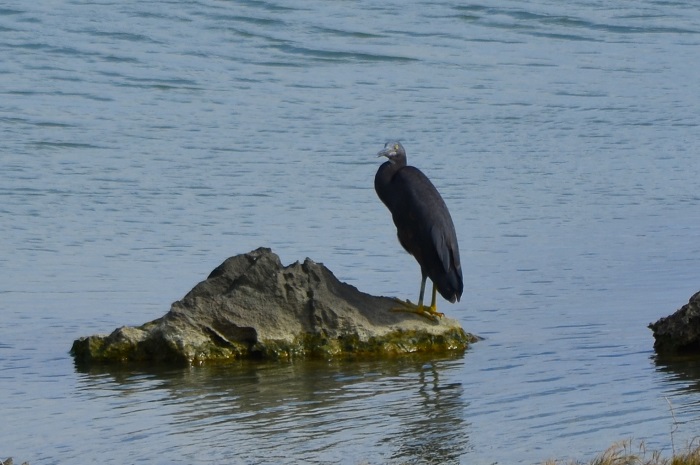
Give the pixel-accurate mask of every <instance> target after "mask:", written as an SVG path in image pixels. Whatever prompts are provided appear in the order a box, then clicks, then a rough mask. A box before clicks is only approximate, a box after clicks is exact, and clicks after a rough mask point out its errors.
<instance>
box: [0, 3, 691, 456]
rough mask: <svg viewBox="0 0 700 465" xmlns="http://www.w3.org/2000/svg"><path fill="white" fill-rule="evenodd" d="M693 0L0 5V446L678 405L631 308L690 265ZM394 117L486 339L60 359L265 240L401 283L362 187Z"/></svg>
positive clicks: (505, 429)
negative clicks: (352, 352)
mask: <svg viewBox="0 0 700 465" xmlns="http://www.w3.org/2000/svg"><path fill="white" fill-rule="evenodd" d="M699 45H700V10H698V8H697V4H695V3H694V2H690V1H687V2H683V1H678V2H662V1H642V0H633V1H629V2H624V3H620V4H618V3H610V2H582V1H579V2H577V1H573V0H567V1H559V2H550V1H546V0H539V1H531V2H521V1H495V2H489V3H484V4H478V3H467V4H464V3H460V2H452V1H444V2H413V1H404V2H393V3H392V2H381V4H379V3H377V2H340V1H322V2H320V1H318V2H313V1H305V2H300V1H296V2H295V1H291V2H275V1H248V2H243V1H214V0H206V1H194V2H192V1H190V2H180V1H176V0H173V1H151V2H136V1H130V0H124V1H120V2H107V1H104V2H103V1H100V2H95V1H67V0H61V1H55V2H47V1H37V2H20V1H13V0H10V1H9V2H5V3H3V4H2V6H0V58H2V59H0V167H1V169H0V238H2V241H0V418H2V421H0V456H1V458H5V457H8V456H13V457H14V458H15V460H16V461H24V460H27V461H29V462H30V463H31V464H59V463H70V462H73V463H90V462H96V463H107V464H111V463H113V464H123V463H155V464H171V463H183V464H184V463H188V464H191V463H202V464H205V463H206V464H211V463H226V464H231V463H233V464H267V463H270V464H273V463H275V464H276V463H319V464H320V463H324V464H325V463H343V464H352V465H356V464H384V463H391V464H399V463H401V464H403V463H410V464H422V463H465V464H466V463H469V464H492V463H502V464H511V463H542V462H544V461H545V460H546V459H549V458H561V459H564V458H576V459H590V458H592V457H593V456H594V455H595V454H596V453H598V452H600V451H602V450H603V449H605V448H606V447H608V446H609V445H611V444H612V443H613V442H615V441H618V440H624V439H628V438H634V439H636V440H643V441H645V442H646V444H647V447H649V448H653V449H660V450H662V451H664V453H665V454H670V452H671V449H672V446H675V447H676V449H680V448H682V447H683V446H684V445H685V444H687V443H688V441H690V440H691V439H692V438H694V437H696V436H697V435H698V434H699V432H700V402H699V401H698V399H699V397H698V396H699V395H700V389H699V386H700V368H699V367H698V363H697V362H693V361H687V362H684V363H670V362H661V361H658V360H656V359H655V357H654V354H653V350H652V345H653V338H652V336H651V332H650V331H649V330H648V329H647V328H646V325H647V324H648V323H649V322H651V321H655V320H656V319H658V318H659V317H661V316H665V315H667V314H670V313H671V312H673V311H674V310H675V309H676V308H678V307H680V306H681V305H682V304H683V303H685V302H686V301H687V299H688V297H690V295H692V294H693V293H694V292H696V291H697V290H698V289H699V285H700V277H699V276H698V261H699V260H700V240H699V239H700V238H699V234H698V231H700V209H699V206H700V194H698V182H697V180H698V174H699V173H700V161H699V160H700V157H699V155H700V130H699V126H700V93H699V92H698V87H697V83H698V76H700V52H699V50H700V48H699ZM388 139H400V140H401V141H402V142H403V144H404V146H405V147H406V149H407V152H408V158H409V163H411V164H413V165H415V166H418V167H419V168H421V169H422V170H423V171H424V172H425V173H426V174H427V175H428V176H429V177H430V178H431V179H432V180H433V182H434V183H435V184H436V185H437V186H438V188H439V190H440V191H441V192H442V194H443V196H444V197H445V200H446V202H447V204H448V206H449V208H450V210H451V212H452V216H453V219H454V222H455V225H456V228H457V233H458V237H459V240H460V249H461V252H462V262H463V264H464V265H463V266H464V276H465V293H464V295H463V298H462V301H461V302H460V303H458V304H455V305H450V304H449V303H447V302H444V301H440V302H439V304H438V305H439V306H440V309H441V310H442V311H444V312H446V313H447V314H448V315H449V316H451V317H454V318H457V319H458V320H459V321H460V322H461V323H462V325H463V326H464V327H465V328H466V329H467V330H468V331H471V332H473V333H476V334H479V335H481V336H483V337H485V340H484V341H481V342H479V343H478V344H476V345H474V346H473V347H472V348H471V349H470V350H469V351H468V352H467V353H466V354H464V356H460V357H455V358H448V359H430V358H406V359H402V360H392V361H385V362H376V363H369V362H367V363H359V364H347V363H346V364H337V363H322V362H314V363H293V364H263V365H256V364H237V365H235V366H231V367H219V368H202V367H197V368H192V369H185V370H159V369H157V368H154V369H153V370H148V371H144V370H140V371H134V370H118V369H106V368H103V369H94V370H87V371H81V370H79V369H77V368H76V367H75V366H74V364H73V361H72V359H71V357H70V356H69V355H68V350H69V348H70V346H71V343H72V341H73V340H74V339H76V338H78V337H80V336H85V335H90V334H95V333H108V332H111V331H112V330H113V329H114V328H116V327H118V326H122V325H135V324H141V323H143V322H146V321H149V320H152V319H154V318H157V317H159V316H161V315H162V314H164V313H165V312H166V311H167V310H168V309H169V305H170V303H171V302H173V301H175V300H178V299H180V298H181V297H182V296H184V294H185V293H186V292H187V291H189V289H190V288H192V287H193V286H194V285H195V284H196V283H197V282H199V281H200V280H202V279H204V278H205V277H206V276H207V274H208V273H209V272H210V271H211V270H212V269H213V268H214V267H215V266H217V265H218V264H219V263H221V262H222V261H223V260H224V259H225V258H227V257H229V256H231V255H235V254H238V253H243V252H247V251H249V250H252V249H254V248H257V247H259V246H268V247H272V249H273V250H274V251H275V252H276V253H278V254H279V255H280V257H281V258H282V261H283V262H284V263H291V262H293V261H296V260H303V259H304V258H305V257H307V256H308V257H311V258H312V259H313V260H315V261H318V262H323V263H324V264H326V265H327V266H328V267H329V268H330V269H331V270H333V272H334V273H335V274H336V275H337V276H338V277H339V278H340V279H341V280H343V281H346V282H349V283H351V284H353V285H355V286H357V287H359V288H360V289H362V290H363V291H366V292H370V293H375V294H382V295H395V296H398V297H400V298H410V299H415V298H416V297H417V294H418V287H419V278H420V276H419V270H418V267H417V266H416V264H415V262H414V261H413V259H412V258H411V257H410V256H409V255H407V254H406V253H405V252H403V251H402V249H401V247H400V246H399V244H398V242H397V240H396V237H395V232H394V229H393V225H392V223H391V219H390V216H389V214H388V212H387V211H386V209H385V207H384V206H383V205H382V204H381V202H380V201H379V200H378V199H377V198H376V195H375V193H374V191H373V188H372V182H373V177H374V173H375V171H376V169H377V168H378V166H379V164H380V162H381V160H378V159H377V158H376V157H375V155H376V152H377V151H378V150H380V149H381V148H382V147H383V144H384V142H385V141H386V140H388Z"/></svg>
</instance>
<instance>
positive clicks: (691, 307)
mask: <svg viewBox="0 0 700 465" xmlns="http://www.w3.org/2000/svg"><path fill="white" fill-rule="evenodd" d="M649 328H651V330H652V331H653V332H654V339H655V341H654V350H655V351H656V352H657V353H658V354H691V353H695V354H700V292H696V293H695V294H694V295H693V296H692V297H691V298H690V300H689V301H688V303H687V304H685V305H683V306H682V307H681V308H679V309H678V310H676V312H675V313H674V314H673V315H670V316H667V317H665V318H661V319H660V320H659V321H657V322H656V323H651V324H650V325H649Z"/></svg>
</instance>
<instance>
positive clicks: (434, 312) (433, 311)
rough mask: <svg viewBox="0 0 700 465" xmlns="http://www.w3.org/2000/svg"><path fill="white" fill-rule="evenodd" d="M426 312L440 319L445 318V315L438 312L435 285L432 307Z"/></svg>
mask: <svg viewBox="0 0 700 465" xmlns="http://www.w3.org/2000/svg"><path fill="white" fill-rule="evenodd" d="M425 311H426V312H428V313H430V314H431V315H434V316H436V317H438V318H442V317H443V316H445V314H444V313H440V312H438V311H437V287H435V283H433V298H432V299H431V301H430V307H428V309H427V310H425Z"/></svg>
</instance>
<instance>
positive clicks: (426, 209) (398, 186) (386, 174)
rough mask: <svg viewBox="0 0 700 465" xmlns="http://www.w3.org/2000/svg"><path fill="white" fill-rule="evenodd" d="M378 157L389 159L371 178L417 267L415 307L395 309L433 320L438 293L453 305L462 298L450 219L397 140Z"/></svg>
mask: <svg viewBox="0 0 700 465" xmlns="http://www.w3.org/2000/svg"><path fill="white" fill-rule="evenodd" d="M377 156H380V157H387V158H388V159H389V161H386V162H384V163H382V166H380V167H379V170H377V175H376V176H375V177H374V189H375V190H376V191H377V195H378V196H379V198H380V199H381V201H382V202H384V205H386V206H387V208H388V209H389V211H390V212H391V216H392V218H393V219H394V224H395V225H396V232H397V234H398V236H399V242H400V243H401V245H402V246H403V248H404V249H406V251H407V252H408V253H410V254H411V255H413V256H414V257H415V259H416V261H418V264H419V265H420V272H421V284H420V295H419V297H418V305H413V304H411V303H410V302H408V301H407V302H405V303H404V302H401V307H400V308H396V309H394V310H396V311H404V312H411V313H417V314H419V315H422V316H425V317H428V318H430V319H433V320H435V319H436V318H437V317H441V316H443V314H442V313H439V312H438V311H437V304H436V302H435V300H436V298H437V295H436V293H437V292H440V295H441V296H443V297H444V298H445V299H446V300H449V301H450V302H452V303H454V302H455V301H458V300H459V298H460V297H461V296H462V290H463V289H464V284H463V282H462V266H461V265H460V262H459V246H458V245H457V234H456V233H455V227H454V224H453V223H452V217H451V216H450V212H449V211H448V210H447V205H445V201H444V200H443V199H442V197H441V196H440V193H439V192H438V191H437V189H436V188H435V186H434V185H433V183H432V182H430V180H429V179H428V177H427V176H426V175H424V174H423V173H422V172H421V171H420V170H419V169H418V168H415V167H413V166H408V165H407V164H406V151H405V150H404V148H403V145H401V143H400V142H388V143H387V144H386V145H385V146H384V150H382V151H381V152H379V154H378V155H377ZM427 278H430V280H431V281H432V282H433V298H432V300H431V303H430V307H425V306H424V305H423V295H424V294H425V281H426V279H427Z"/></svg>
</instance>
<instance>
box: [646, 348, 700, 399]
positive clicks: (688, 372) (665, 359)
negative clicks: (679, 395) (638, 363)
mask: <svg viewBox="0 0 700 465" xmlns="http://www.w3.org/2000/svg"><path fill="white" fill-rule="evenodd" d="M654 362H655V363H656V369H657V371H658V372H660V373H665V374H668V375H669V381H673V384H674V386H675V387H679V386H681V389H684V390H689V391H696V392H700V357H698V356H697V355H695V356H674V357H669V356H656V357H654Z"/></svg>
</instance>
